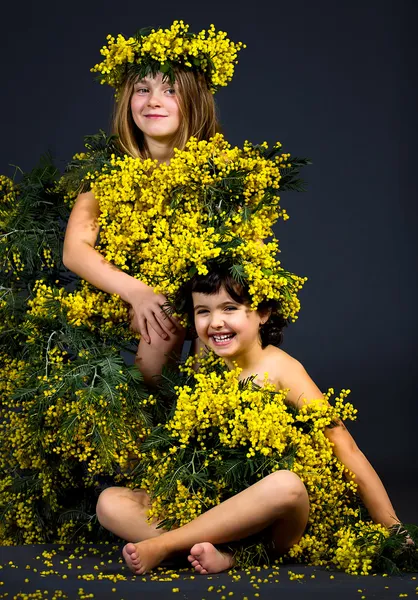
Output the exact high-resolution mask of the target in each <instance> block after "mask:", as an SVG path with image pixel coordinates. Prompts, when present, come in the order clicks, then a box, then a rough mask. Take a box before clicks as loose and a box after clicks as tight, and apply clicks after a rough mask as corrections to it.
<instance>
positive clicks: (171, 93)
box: [166, 88, 176, 96]
mask: <svg viewBox="0 0 418 600" xmlns="http://www.w3.org/2000/svg"><path fill="white" fill-rule="evenodd" d="M166 92H167V94H168V95H169V96H175V95H176V90H175V89H174V88H168V90H166Z"/></svg>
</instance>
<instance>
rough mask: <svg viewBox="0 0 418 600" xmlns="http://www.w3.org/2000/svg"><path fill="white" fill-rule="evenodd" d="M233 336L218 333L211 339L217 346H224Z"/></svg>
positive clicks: (232, 334)
mask: <svg viewBox="0 0 418 600" xmlns="http://www.w3.org/2000/svg"><path fill="white" fill-rule="evenodd" d="M235 336H236V334H235V333H219V334H217V335H212V336H211V338H212V340H213V341H214V343H215V344H216V345H217V346H226V345H227V344H229V342H230V341H231V340H232V339H233V338H234V337H235Z"/></svg>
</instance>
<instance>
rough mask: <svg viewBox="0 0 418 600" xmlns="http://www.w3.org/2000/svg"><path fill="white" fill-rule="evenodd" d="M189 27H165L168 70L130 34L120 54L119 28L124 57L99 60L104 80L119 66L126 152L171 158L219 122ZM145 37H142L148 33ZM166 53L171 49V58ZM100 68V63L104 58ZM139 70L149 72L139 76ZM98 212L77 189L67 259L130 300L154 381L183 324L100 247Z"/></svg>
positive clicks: (140, 359)
mask: <svg viewBox="0 0 418 600" xmlns="http://www.w3.org/2000/svg"><path fill="white" fill-rule="evenodd" d="M186 29H187V26H184V24H182V22H180V23H179V22H175V23H174V24H173V26H172V27H171V29H170V30H166V31H165V34H166V35H167V37H170V36H171V37H170V39H171V38H173V36H175V35H177V36H178V44H177V45H176V48H180V50H179V52H178V53H177V54H176V56H177V59H176V60H177V62H176V61H173V60H171V62H170V65H171V66H172V72H171V77H168V76H166V75H163V74H162V73H161V72H158V71H157V72H156V71H155V59H154V58H153V55H151V54H150V55H147V54H144V53H142V54H141V48H142V46H141V44H140V42H137V45H136V46H135V44H134V40H133V39H132V40H131V39H130V40H128V43H129V44H128V45H129V47H130V48H136V50H135V51H132V52H131V54H130V55H129V56H130V58H129V60H131V61H132V60H134V61H136V62H134V64H131V62H129V60H128V58H126V56H125V54H123V51H124V47H125V46H124V42H125V40H124V38H123V37H122V36H118V39H117V41H116V42H115V43H113V45H112V49H111V53H112V52H113V54H112V56H113V55H114V53H115V52H116V51H120V52H121V53H122V54H121V56H122V59H121V60H120V61H119V62H118V64H117V65H113V66H111V67H109V65H108V64H107V63H106V61H104V62H103V63H102V64H105V63H106V68H105V69H104V72H105V73H106V77H107V76H109V77H110V80H109V79H108V80H106V81H105V82H107V83H110V84H111V85H115V82H114V73H117V76H118V77H119V79H121V81H120V83H119V80H118V85H117V86H116V87H117V96H118V101H117V103H116V109H115V116H114V121H113V130H114V133H115V134H116V135H117V137H118V143H119V146H120V149H121V151H122V152H124V153H126V154H127V155H129V156H132V157H140V158H152V159H156V160H158V162H159V163H167V162H169V161H170V158H171V157H172V155H173V150H174V148H179V149H183V148H184V146H185V145H186V143H187V141H188V140H189V138H190V137H191V136H194V137H196V138H197V139H198V140H208V139H209V138H210V137H212V136H213V135H214V134H215V133H216V132H217V131H218V130H219V125H218V121H217V117H216V110H215V103H214V98H213V93H212V92H213V90H212V89H211V84H213V83H214V80H213V78H212V79H211V77H210V76H208V73H207V72H206V73H205V71H204V69H203V67H202V68H199V66H197V67H196V68H191V67H192V65H191V63H188V55H187V51H186V47H185V50H184V52H185V54H183V53H182V52H181V43H182V40H184V39H186V38H183V37H181V36H182V35H183V33H184V31H186ZM202 33H204V32H202ZM157 34H159V32H157V33H156V34H155V32H154V33H151V35H150V36H148V42H149V44H152V39H151V37H152V35H157ZM163 34H164V33H163ZM196 38H197V36H196ZM212 38H213V39H212ZM212 38H211V41H210V42H209V41H208V42H207V43H208V44H209V43H211V44H212V45H213V44H214V39H216V38H214V37H213V36H212ZM112 39H113V38H112ZM140 39H141V40H142V41H143V40H144V39H145V37H143V38H140ZM156 39H157V40H158V38H156ZM174 41H176V40H175V37H174ZM186 41H187V39H186ZM111 43H112V42H109V44H111ZM176 43H177V42H176ZM188 43H193V39H192V41H191V42H190V38H189V42H188ZM214 48H215V52H216V47H214ZM212 50H213V49H212ZM196 56H198V55H196ZM215 59H216V56H215ZM123 61H125V62H123ZM168 61H169V57H167V58H166V64H168ZM120 62H122V66H123V68H124V75H123V77H120V72H121V71H120V69H121V65H120V64H119V63H120ZM188 64H190V67H189V66H188ZM193 64H194V63H193ZM134 67H135V68H134ZM95 69H96V70H100V65H96V67H95ZM138 69H139V70H138ZM141 73H146V75H145V76H144V75H142V76H141ZM109 74H110V75H109ZM112 78H113V79H112ZM173 79H174V82H173ZM99 215H100V206H99V202H98V201H97V199H96V198H95V197H94V195H93V193H92V192H86V193H82V194H80V195H79V196H78V198H77V201H76V203H75V205H74V207H73V209H72V212H71V216H70V219H69V222H68V227H67V232H66V237H65V244H64V256H63V260H64V264H65V265H66V266H67V267H68V269H70V270H71V271H73V272H74V273H76V274H77V275H79V276H80V277H81V278H82V279H85V280H87V281H89V282H90V283H92V284H93V285H94V286H96V287H98V288H99V289H101V290H104V291H105V292H108V293H109V294H118V295H119V296H120V297H121V298H122V299H123V300H124V301H125V302H126V303H128V304H129V305H130V307H131V316H132V321H131V327H132V328H133V329H134V330H136V331H138V332H139V333H140V334H141V342H140V344H139V348H138V353H137V359H136V362H137V364H138V366H139V368H140V370H141V372H142V374H143V376H144V379H145V380H146V381H147V382H148V383H152V381H153V377H154V376H156V375H158V374H159V373H160V372H161V369H162V366H163V364H164V363H165V362H166V360H167V356H168V355H169V354H171V353H173V352H176V351H177V352H178V350H179V349H180V348H181V345H182V343H183V340H184V331H183V329H182V328H181V326H180V325H179V323H178V322H177V321H176V319H174V318H172V317H169V316H167V315H166V314H165V313H164V311H163V310H162V306H163V305H164V303H165V302H166V297H165V296H164V295H163V294H155V293H154V291H153V289H152V288H151V287H149V286H147V285H146V284H144V283H143V282H141V281H140V280H138V279H135V278H134V277H132V276H130V275H128V274H127V273H125V272H123V271H121V270H119V269H117V268H116V267H115V266H114V265H112V264H111V263H109V262H108V261H107V260H105V259H104V258H103V256H101V254H100V253H99V252H98V251H97V250H96V249H95V244H96V242H97V238H98V235H99V226H98V218H99Z"/></svg>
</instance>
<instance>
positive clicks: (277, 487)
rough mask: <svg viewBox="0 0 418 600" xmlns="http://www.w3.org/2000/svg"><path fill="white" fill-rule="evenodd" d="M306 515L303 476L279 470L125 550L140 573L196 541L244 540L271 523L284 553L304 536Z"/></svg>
mask: <svg viewBox="0 0 418 600" xmlns="http://www.w3.org/2000/svg"><path fill="white" fill-rule="evenodd" d="M308 514H309V500H308V494H307V492H306V489H305V486H304V485H303V483H302V481H301V480H300V479H299V477H298V476H297V475H295V474H294V473H291V472H290V471H277V472H276V473H272V474H271V475H268V476H267V477H265V478H264V479H262V480H261V481H258V482H257V483H255V484H254V485H252V486H251V487H249V488H247V489H245V490H244V491H242V492H241V493H239V494H237V495H236V496H233V497H232V498H229V499H228V500H226V501H225V502H223V503H222V504H219V505H218V506H215V507H214V508H212V509H211V510H209V511H208V512H206V513H203V514H202V515H200V516H199V517H197V518H196V519H194V520H193V521H191V522H190V523H188V524H187V525H184V526H183V527H179V528H178V529H175V530H172V531H168V532H164V533H163V534H162V535H160V536H159V537H156V538H153V539H150V540H145V541H142V542H138V543H135V544H133V543H129V544H126V546H125V548H124V549H123V555H124V558H125V560H126V562H127V564H128V566H129V567H130V569H131V570H132V571H133V572H134V573H135V574H138V575H140V574H143V573H145V572H146V571H149V570H150V569H153V568H154V567H156V566H157V565H159V564H160V563H161V562H162V561H163V560H165V559H166V558H167V557H168V556H170V555H171V554H173V553H176V552H188V551H189V549H193V547H194V546H195V545H196V544H201V543H202V542H210V543H211V544H223V543H227V542H232V541H235V540H240V539H243V538H246V537H248V536H249V535H252V534H254V533H257V532H259V531H261V530H263V529H265V528H266V527H268V526H269V525H273V524H274V530H273V536H274V542H275V546H276V549H277V551H278V552H282V551H284V550H285V549H287V548H290V547H291V546H292V545H293V544H295V543H296V542H297V541H298V540H299V539H300V538H301V536H302V534H303V531H304V529H305V527H306V524H307V521H308ZM190 554H191V555H193V553H192V552H191V553H190ZM208 567H209V568H210V565H208ZM225 568H228V567H225ZM205 570H206V571H208V569H205Z"/></svg>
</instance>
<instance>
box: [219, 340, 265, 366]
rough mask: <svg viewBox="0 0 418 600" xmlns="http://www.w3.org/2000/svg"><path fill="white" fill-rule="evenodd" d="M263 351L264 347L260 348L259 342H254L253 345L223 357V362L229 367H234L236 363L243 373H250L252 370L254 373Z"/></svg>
mask: <svg viewBox="0 0 418 600" xmlns="http://www.w3.org/2000/svg"><path fill="white" fill-rule="evenodd" d="M264 352H265V349H264V348H262V346H261V344H260V343H259V342H257V343H256V344H254V346H251V347H250V348H248V349H247V350H245V351H244V352H242V353H240V354H237V355H235V356H233V357H231V358H225V363H226V365H227V367H228V368H229V369H234V368H235V366H236V365H237V366H238V367H239V368H240V369H242V370H243V371H244V372H245V373H247V372H251V373H252V371H253V370H254V373H255V372H257V369H258V367H259V365H260V362H261V361H262V359H263V357H264Z"/></svg>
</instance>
